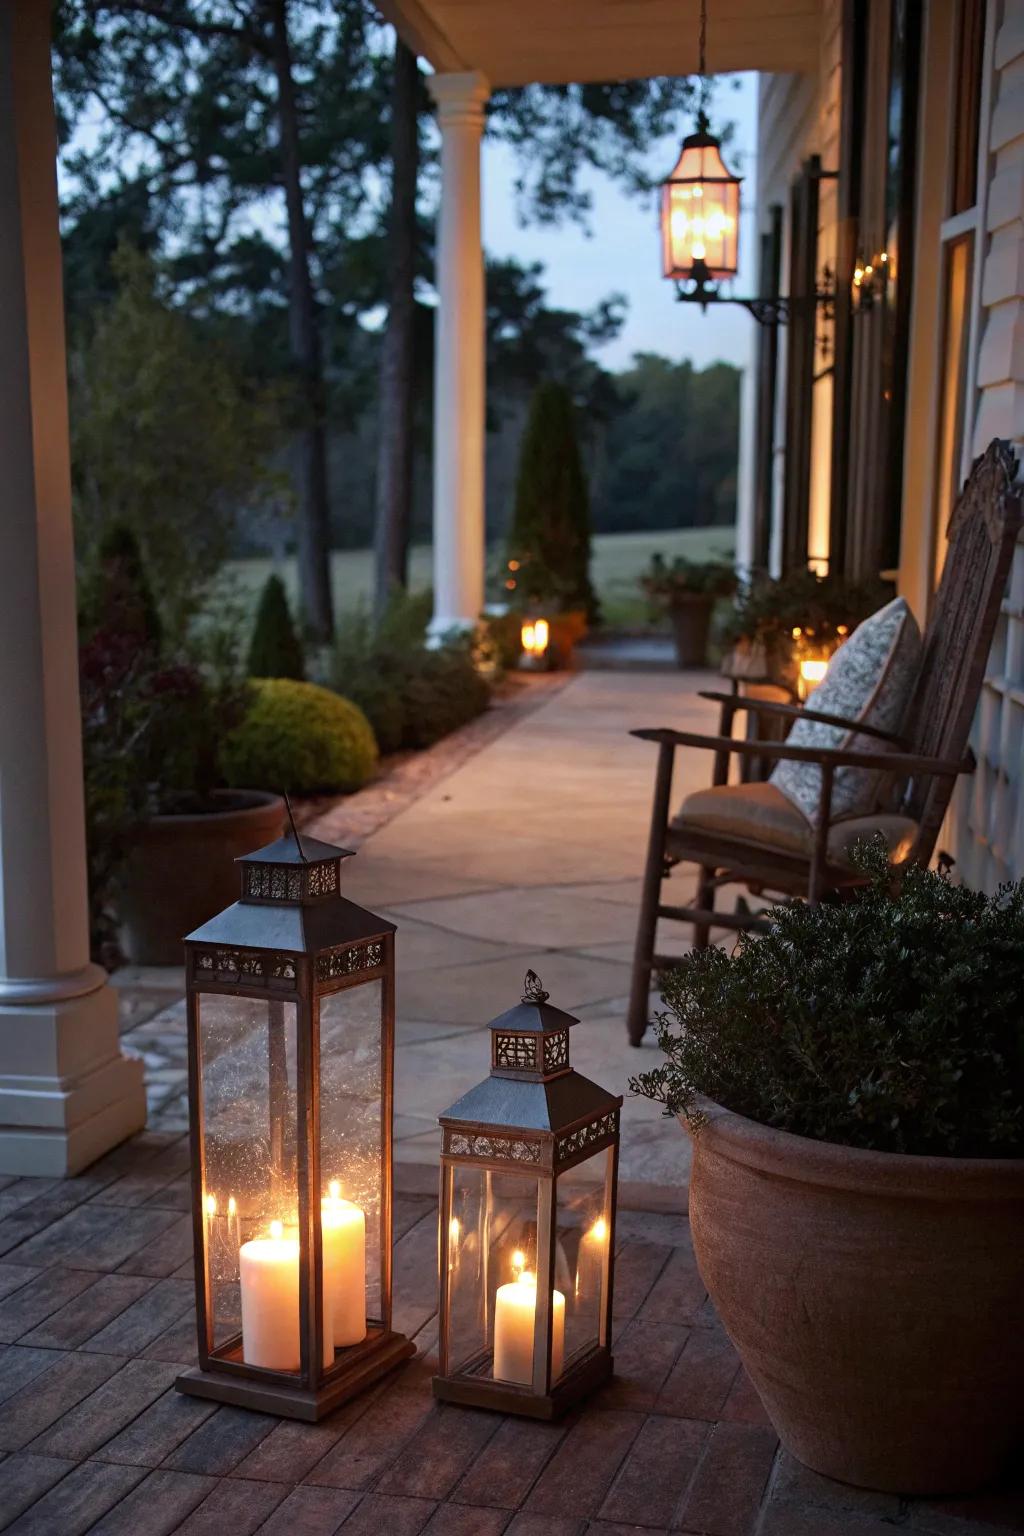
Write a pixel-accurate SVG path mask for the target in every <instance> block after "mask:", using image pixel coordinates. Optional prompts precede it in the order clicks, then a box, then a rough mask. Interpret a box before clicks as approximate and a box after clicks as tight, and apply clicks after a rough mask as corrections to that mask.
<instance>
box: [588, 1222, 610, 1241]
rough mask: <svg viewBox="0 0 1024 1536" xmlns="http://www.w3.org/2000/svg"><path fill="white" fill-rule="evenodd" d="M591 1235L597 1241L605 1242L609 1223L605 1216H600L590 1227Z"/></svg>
mask: <svg viewBox="0 0 1024 1536" xmlns="http://www.w3.org/2000/svg"><path fill="white" fill-rule="evenodd" d="M590 1235H591V1237H592V1238H593V1239H594V1241H595V1242H596V1243H603V1242H604V1241H605V1239H606V1238H607V1236H608V1223H607V1222H606V1221H605V1219H604V1217H603V1216H599V1217H598V1218H597V1220H596V1221H595V1222H594V1225H593V1226H592V1227H591V1229H590Z"/></svg>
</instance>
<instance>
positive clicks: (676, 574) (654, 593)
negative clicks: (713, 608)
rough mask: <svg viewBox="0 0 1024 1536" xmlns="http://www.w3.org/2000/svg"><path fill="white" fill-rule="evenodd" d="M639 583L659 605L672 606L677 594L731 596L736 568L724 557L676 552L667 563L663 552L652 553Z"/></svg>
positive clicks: (685, 595) (680, 595) (734, 589)
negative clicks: (707, 557)
mask: <svg viewBox="0 0 1024 1536" xmlns="http://www.w3.org/2000/svg"><path fill="white" fill-rule="evenodd" d="M640 586H641V587H642V589H643V591H644V592H645V593H646V594H647V596H648V598H649V599H650V600H651V603H652V604H654V605H655V606H657V607H658V608H659V609H664V608H672V607H673V606H674V605H675V604H676V603H677V602H678V601H679V600H680V598H686V597H692V596H707V597H731V596H732V594H733V593H734V592H735V591H736V587H737V580H736V572H735V570H734V569H733V567H732V566H731V565H730V564H728V563H727V562H726V561H724V560H687V559H686V557H685V555H677V556H676V558H675V559H674V560H673V561H672V564H671V565H669V564H668V562H667V561H666V559H665V557H664V555H660V554H654V555H652V556H651V563H650V565H649V566H648V567H647V569H646V571H644V573H643V575H642V576H641V577H640Z"/></svg>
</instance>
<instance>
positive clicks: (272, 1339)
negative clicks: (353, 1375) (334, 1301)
mask: <svg viewBox="0 0 1024 1536" xmlns="http://www.w3.org/2000/svg"><path fill="white" fill-rule="evenodd" d="M238 1268H239V1281H240V1287H241V1294H242V1359H243V1360H244V1361H245V1363H246V1365H262V1366H264V1367H265V1368H266V1369H267V1370H272V1371H297V1370H298V1369H299V1367H300V1364H301V1347H300V1341H299V1239H298V1237H297V1236H292V1235H291V1233H289V1235H288V1236H287V1237H285V1235H284V1228H283V1227H282V1225H281V1223H280V1222H279V1221H272V1222H271V1223H270V1236H269V1237H257V1238H253V1239H252V1240H251V1241H250V1242H248V1243H243V1244H242V1246H241V1248H240V1249H239V1252H238ZM332 1332H333V1314H332V1312H331V1309H330V1307H329V1306H328V1304H327V1301H326V1299H325V1301H324V1360H323V1363H324V1365H325V1366H327V1365H330V1364H331V1362H332V1361H333V1359H334V1345H333V1342H332Z"/></svg>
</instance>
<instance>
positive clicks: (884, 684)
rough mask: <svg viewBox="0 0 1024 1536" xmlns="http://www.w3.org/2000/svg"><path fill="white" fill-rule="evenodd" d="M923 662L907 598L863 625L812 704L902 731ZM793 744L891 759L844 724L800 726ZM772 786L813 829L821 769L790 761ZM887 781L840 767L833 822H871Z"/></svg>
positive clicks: (880, 743)
mask: <svg viewBox="0 0 1024 1536" xmlns="http://www.w3.org/2000/svg"><path fill="white" fill-rule="evenodd" d="M920 662H921V632H920V630H919V629H918V627H917V622H916V620H915V618H914V615H913V614H912V613H911V611H910V609H909V608H908V606H907V604H906V601H905V600H904V599H903V598H902V597H895V598H893V600H892V602H891V603H886V605H885V607H884V608H879V610H878V612H877V613H873V614H872V615H871V617H870V618H868V619H865V620H864V622H863V624H859V625H858V626H857V628H856V629H855V630H854V632H853V634H852V635H851V636H850V638H849V640H847V642H846V644H845V645H841V646H840V647H839V649H838V651H836V653H835V655H834V656H833V657H832V660H831V661H830V662H829V666H828V671H827V672H826V673H825V680H824V682H823V683H821V685H820V686H819V687H817V688H815V690H814V692H813V693H812V694H811V696H810V698H809V699H808V701H807V702H808V704H809V705H810V706H811V708H813V709H816V710H818V711H820V712H821V713H822V714H825V715H829V714H832V715H840V716H841V717H842V718H843V719H844V720H851V721H856V722H857V723H858V724H861V723H863V724H865V725H871V726H874V727H875V728H876V729H878V730H882V731H889V732H898V731H899V730H900V728H901V726H902V725H903V724H904V721H905V720H906V716H907V712H908V707H909V704H910V698H911V694H912V693H913V689H914V684H915V682H916V681H917V674H918V669H919V667H920ZM789 740H790V742H791V743H792V744H793V745H794V746H800V747H833V748H835V747H847V748H851V749H853V750H855V751H861V752H885V751H886V750H887V747H886V743H885V742H884V741H879V740H878V738H877V737H872V736H861V735H858V734H857V733H856V732H855V731H851V730H850V729H849V728H848V727H847V726H845V725H826V724H824V723H823V722H822V721H820V720H798V721H797V722H796V724H795V725H794V726H793V729H792V730H791V731H790V733H789ZM771 782H772V783H773V784H774V785H775V787H776V788H777V789H779V790H781V792H782V793H783V794H784V795H785V796H786V798H787V799H788V800H790V801H791V802H792V804H793V805H794V806H795V807H796V809H797V810H798V811H800V812H802V814H803V815H804V816H805V817H806V819H807V820H808V822H810V823H812V824H813V822H814V821H815V819H816V817H817V811H818V801H819V798H820V795H821V769H820V768H819V767H818V765H817V763H805V762H794V761H789V762H787V761H786V760H785V759H783V760H782V761H781V762H780V763H779V764H778V766H777V767H776V768H775V770H774V772H773V773H772V776H771ZM882 783H883V774H882V773H881V772H880V771H878V770H875V769H870V768H851V767H845V768H837V769H836V773H835V777H834V779H833V781H832V802H831V818H830V819H833V820H834V819H836V818H837V817H840V816H866V815H869V814H870V813H871V812H872V811H874V810H875V808H876V807H877V805H878V802H879V796H880V793H881V789H882Z"/></svg>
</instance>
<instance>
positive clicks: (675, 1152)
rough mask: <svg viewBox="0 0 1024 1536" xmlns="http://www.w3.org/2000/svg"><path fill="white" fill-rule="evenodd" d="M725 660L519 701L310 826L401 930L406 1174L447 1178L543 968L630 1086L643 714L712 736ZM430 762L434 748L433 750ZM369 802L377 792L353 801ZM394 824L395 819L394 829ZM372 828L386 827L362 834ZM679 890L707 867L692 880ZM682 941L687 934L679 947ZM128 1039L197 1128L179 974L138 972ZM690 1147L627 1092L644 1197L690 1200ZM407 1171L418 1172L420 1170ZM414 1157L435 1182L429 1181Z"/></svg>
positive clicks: (625, 1151)
mask: <svg viewBox="0 0 1024 1536" xmlns="http://www.w3.org/2000/svg"><path fill="white" fill-rule="evenodd" d="M714 681H715V680H714V678H713V676H712V675H711V674H700V673H679V672H674V673H664V672H662V673H642V672H636V673H613V672H586V673H581V674H579V675H577V676H575V677H573V678H572V679H571V680H569V681H568V682H566V683H565V684H564V686H561V687H552V686H551V684H550V683H547V684H546V685H545V686H544V687H543V688H541V689H540V690H539V691H538V694H537V697H538V698H539V700H540V702H539V703H536V704H535V705H532V706H531V701H530V700H529V699H526V700H522V699H518V700H514V701H513V702H512V704H511V706H508V705H506V706H505V711H506V713H505V718H506V719H507V720H508V721H510V722H511V723H510V724H508V726H507V728H506V729H504V731H502V732H501V733H500V734H496V730H495V727H496V726H498V725H500V723H501V719H500V717H499V718H498V719H496V720H495V721H493V722H490V723H489V724H488V725H487V728H486V729H484V728H483V727H482V726H481V727H472V728H471V730H472V729H474V728H475V729H479V730H480V731H481V733H482V734H481V740H482V741H483V745H480V746H479V748H478V750H476V751H474V752H472V753H471V755H468V756H467V754H466V752H465V751H464V750H462V747H463V745H464V744H460V743H459V742H455V743H454V748H453V745H452V743H451V742H449V743H445V742H441V743H439V746H438V748H437V749H435V750H436V752H437V753H438V754H439V755H443V756H442V766H444V767H447V766H448V765H449V764H451V768H450V771H447V772H445V773H444V775H443V776H441V777H438V776H437V774H436V773H435V774H433V775H432V774H431V772H430V764H429V763H425V764H424V765H423V766H422V768H421V770H420V772H421V773H422V779H421V781H420V786H419V792H418V793H417V794H415V795H410V794H407V793H405V792H404V791H403V798H402V799H401V801H400V804H401V805H402V807H403V808H402V809H400V810H399V811H398V813H397V814H395V815H392V816H391V818H390V819H385V818H384V817H383V816H382V815H381V804H380V803H379V802H380V801H381V797H382V795H386V794H387V789H386V787H385V788H383V789H382V790H381V791H380V792H379V793H378V794H377V796H376V798H375V800H374V804H373V805H372V806H368V807H364V808H360V807H359V806H356V807H354V806H353V805H352V802H351V801H344V800H343V801H339V802H337V804H336V805H335V806H334V807H333V808H331V809H330V810H328V811H327V812H325V813H324V814H322V815H320V816H319V817H318V818H316V819H313V820H311V821H308V822H307V823H306V826H307V829H308V830H310V831H312V832H314V833H315V834H316V835H318V836H321V837H325V838H327V839H328V840H331V841H335V842H341V843H342V844H345V845H347V846H352V843H353V842H355V843H357V844H358V846H359V849H360V851H359V853H358V856H357V857H356V858H354V859H352V860H350V861H349V862H348V863H347V864H346V866H345V870H344V889H345V892H346V894H347V895H349V896H351V897H352V899H353V900H355V901H358V902H360V903H362V904H363V905H365V906H367V907H370V908H371V909H373V910H374V911H377V912H380V913H382V914H383V915H384V916H386V917H389V918H391V920H392V921H393V922H395V923H397V925H398V943H397V957H398V960H397V964H398V1029H397V1039H398V1049H397V1053H396V1091H395V1103H396V1119H395V1137H396V1142H395V1156H396V1162H397V1163H398V1165H399V1175H398V1187H399V1188H402V1187H403V1180H404V1187H407V1188H417V1189H424V1190H426V1189H432V1188H433V1187H434V1184H433V1179H434V1170H435V1169H436V1165H437V1153H438V1149H439V1139H438V1132H437V1125H436V1119H437V1115H438V1113H439V1112H440V1111H441V1110H443V1109H444V1108H445V1107H446V1106H447V1105H448V1104H450V1103H451V1102H452V1100H453V1099H455V1098H456V1097H457V1096H458V1095H459V1094H460V1093H462V1092H463V1091H464V1090H465V1089H467V1088H469V1087H471V1086H472V1084H473V1083H475V1082H477V1081H478V1080H479V1079H480V1078H482V1077H484V1076H485V1075H486V1073H487V1068H488V1063H489V1045H488V1038H487V1033H486V1025H487V1022H488V1020H489V1019H491V1018H493V1017H494V1016H495V1015H496V1014H498V1013H501V1012H502V1011H503V1010H504V1009H506V1008H508V1007H511V1006H512V1004H513V1003H515V1002H517V1001H518V999H519V996H520V993H521V989H522V983H523V977H524V975H525V972H526V971H527V970H528V969H532V970H535V971H536V972H537V973H538V974H539V975H540V977H541V978H542V980H543V982H544V985H545V987H546V988H547V990H548V991H549V992H550V994H551V998H552V1001H553V1002H555V1003H557V1004H558V1005H559V1006H560V1007H562V1008H565V1009H567V1010H568V1011H570V1012H572V1013H575V1014H577V1015H578V1016H579V1018H580V1019H581V1020H582V1022H581V1024H580V1025H579V1027H578V1028H576V1029H574V1030H573V1032H572V1037H571V1042H572V1056H573V1061H574V1064H575V1065H576V1066H577V1067H578V1068H579V1069H580V1070H581V1071H583V1072H585V1073H586V1074H587V1075H588V1076H591V1077H593V1078H594V1079H596V1081H598V1082H600V1083H601V1084H602V1085H604V1086H605V1087H608V1088H611V1089H613V1090H615V1091H619V1092H625V1091H626V1081H627V1078H628V1076H629V1074H630V1073H631V1072H634V1071H636V1070H639V1069H640V1068H642V1067H644V1066H647V1065H650V1064H651V1063H652V1062H653V1061H654V1059H655V1047H654V1044H653V1041H652V1040H651V1039H648V1041H647V1042H646V1044H645V1047H644V1048H642V1049H641V1050H639V1051H638V1050H635V1049H633V1048H631V1047H630V1046H629V1045H628V1043H627V1041H626V1034H625V1023H624V1020H625V1010H626V995H627V992H628V989H629V971H630V959H631V955H632V948H633V937H634V933H635V925H636V914H637V902H638V900H639V889H640V883H639V876H640V872H641V869H642V867H643V859H644V851H645V847H646V840H647V828H648V818H649V815H650V802H651V793H652V787H653V776H654V760H655V752H654V749H653V748H652V747H651V746H650V745H649V744H647V743H645V742H640V741H636V740H635V739H634V738H633V737H631V736H630V735H629V731H630V729H631V728H632V727H634V726H640V725H665V724H669V725H676V726H678V727H680V728H681V729H682V728H689V729H698V730H707V729H712V728H713V726H714V722H715V718H716V711H715V707H714V706H713V705H710V704H708V703H706V702H705V701H702V700H700V699H698V698H697V696H696V695H697V689H698V688H700V687H706V686H713V684H714ZM423 756H424V757H429V754H424V755H423ZM709 772H710V762H709V761H708V760H707V759H706V757H705V755H703V754H690V755H686V754H679V762H678V765H677V783H676V795H677V798H678V797H681V796H682V794H683V792H684V790H685V789H686V788H689V787H692V786H694V785H696V784H698V783H706V782H707V775H708V774H709ZM354 798H355V799H356V801H359V799H360V797H354ZM382 822H383V824H381V823H382ZM369 828H376V830H369V835H365V832H366V830H367V829H369ZM675 881H676V884H677V891H678V896H679V899H680V901H683V900H685V899H686V898H687V896H688V895H689V894H690V893H691V892H692V885H693V877H692V872H690V871H688V870H683V871H680V872H678V873H677V875H676V876H675ZM659 947H660V948H662V949H665V950H669V951H671V950H672V949H673V948H675V949H677V950H679V949H681V948H682V947H684V940H683V938H682V930H677V933H676V934H675V935H673V936H671V937H669V938H668V939H666V940H665V941H664V942H663V943H662V944H660V945H659ZM117 980H118V981H119V983H120V984H121V985H122V993H123V998H124V1011H125V1026H126V1030H127V1032H126V1034H125V1041H126V1043H127V1044H128V1046H129V1048H130V1049H133V1050H136V1051H138V1052H140V1053H141V1054H142V1056H143V1058H144V1060H145V1062H146V1067H147V1074H148V1083H149V1091H150V1110H151V1114H150V1127H151V1129H156V1130H171V1131H177V1130H184V1129H185V1127H186V1125H187V1104H186V1100H185V1078H184V1065H185V1056H184V1034H183V1026H184V1006H183V1004H182V1003H181V1002H180V993H181V986H182V983H181V974H180V972H177V971H166V972H161V971H148V972H145V973H141V974H140V973H138V972H127V971H126V972H124V973H122V974H121V976H120V977H118V978H117ZM688 1166H689V1147H688V1142H687V1140H686V1138H685V1136H684V1135H683V1134H682V1132H681V1131H680V1130H679V1128H678V1127H677V1126H676V1125H675V1124H674V1122H667V1121H666V1120H665V1119H664V1117H663V1116H662V1115H661V1114H660V1111H659V1110H658V1108H657V1106H656V1105H653V1104H650V1103H648V1102H647V1101H645V1100H638V1099H630V1098H628V1097H627V1099H626V1104H625V1106H624V1112H623V1147H622V1161H621V1178H622V1180H623V1182H624V1184H627V1185H630V1186H633V1185H637V1186H640V1185H642V1186H644V1190H642V1191H631V1194H632V1196H633V1197H634V1199H639V1200H640V1201H641V1202H642V1203H643V1202H646V1203H648V1204H650V1203H656V1204H661V1205H665V1204H671V1205H672V1206H673V1207H674V1208H679V1207H680V1206H681V1204H682V1202H683V1200H684V1198H685V1195H684V1191H685V1183H686V1177H687V1171H688ZM403 1170H406V1171H405V1172H403ZM413 1170H416V1171H417V1172H418V1173H419V1177H418V1178H417V1177H415V1176H414V1175H413Z"/></svg>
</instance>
